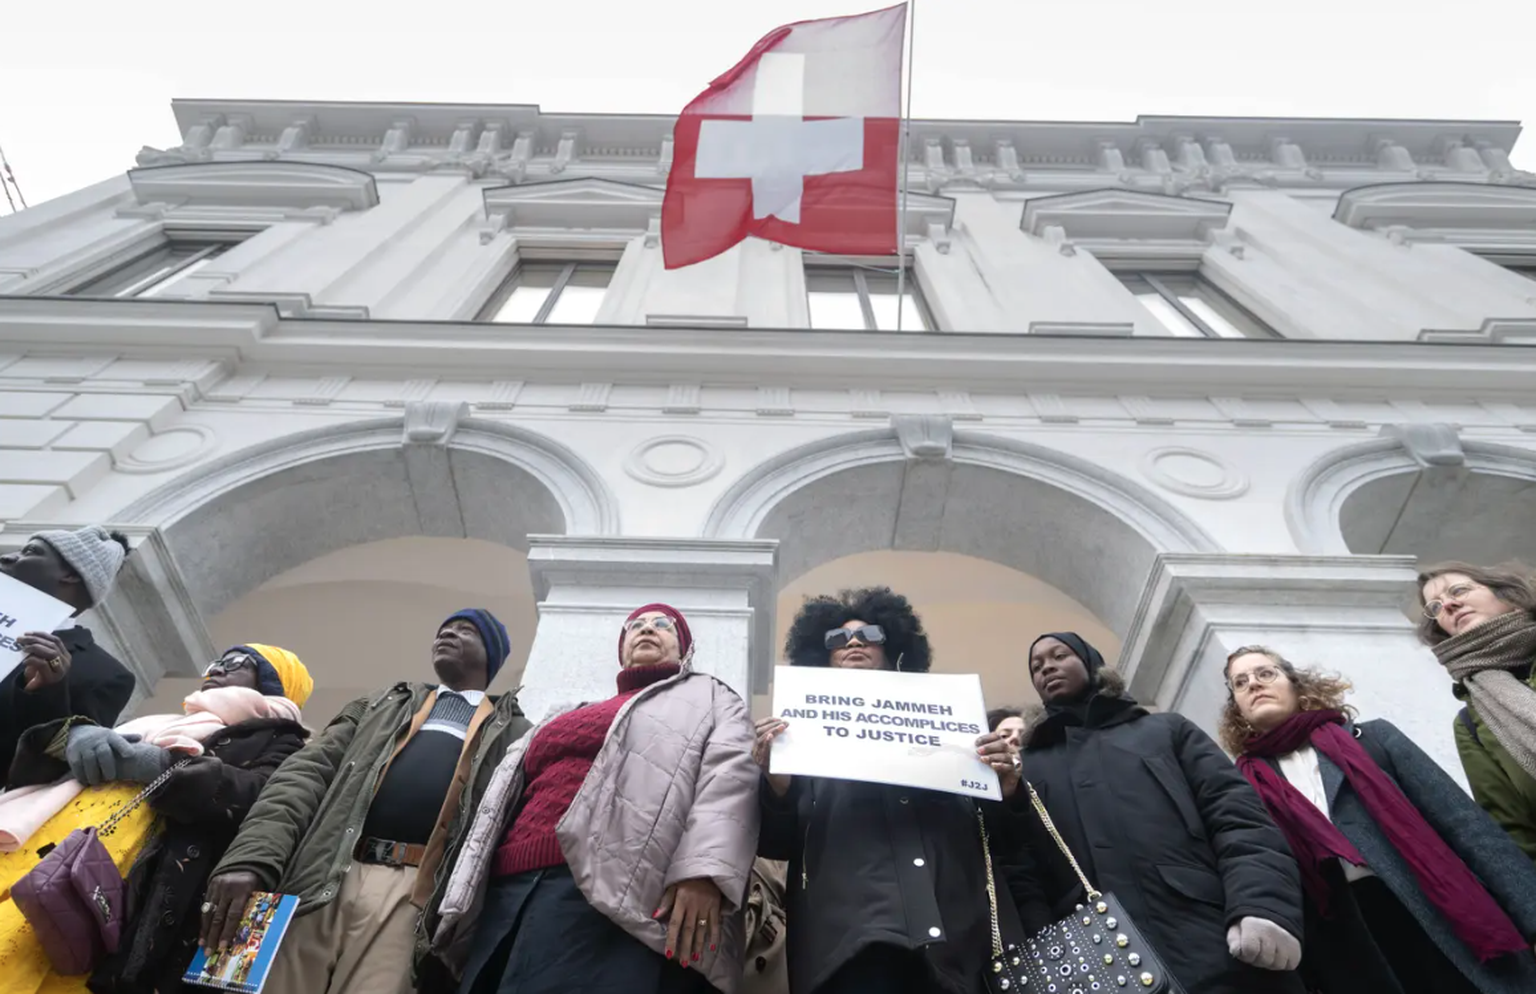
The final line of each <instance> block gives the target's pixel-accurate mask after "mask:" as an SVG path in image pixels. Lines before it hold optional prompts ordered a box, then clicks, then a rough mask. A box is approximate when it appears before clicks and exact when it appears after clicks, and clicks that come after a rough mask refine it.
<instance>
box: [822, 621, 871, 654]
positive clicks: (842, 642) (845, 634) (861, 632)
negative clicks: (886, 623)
mask: <svg viewBox="0 0 1536 994" xmlns="http://www.w3.org/2000/svg"><path fill="white" fill-rule="evenodd" d="M854 639H858V640H859V641H860V642H863V643H864V644H865V645H884V644H885V629H884V628H881V627H880V626H879V625H862V626H860V627H858V628H834V629H832V630H831V631H830V632H828V633H827V637H826V639H825V640H824V642H825V644H826V647H827V651H828V652H836V651H837V650H839V649H842V648H846V647H847V645H848V643H849V642H852V641H853V640H854Z"/></svg>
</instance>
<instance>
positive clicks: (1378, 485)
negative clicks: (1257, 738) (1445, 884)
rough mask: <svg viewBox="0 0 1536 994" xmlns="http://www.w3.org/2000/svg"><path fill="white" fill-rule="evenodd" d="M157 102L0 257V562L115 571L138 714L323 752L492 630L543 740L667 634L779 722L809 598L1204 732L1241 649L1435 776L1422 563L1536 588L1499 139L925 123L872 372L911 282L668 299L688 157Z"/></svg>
mask: <svg viewBox="0 0 1536 994" xmlns="http://www.w3.org/2000/svg"><path fill="white" fill-rule="evenodd" d="M174 110H175V114H176V117H177V120H178V122H179V124H180V127H181V131H182V134H183V144H182V145H180V146H179V147H176V148H173V149H169V150H166V151H156V150H152V149H146V150H145V151H144V152H143V153H142V154H141V155H140V159H139V161H140V168H136V169H133V170H130V171H129V172H128V173H127V174H126V175H119V176H114V177H111V178H109V179H106V180H104V181H103V182H101V183H99V184H97V185H95V186H92V187H89V188H87V189H84V190H80V191H78V192H76V193H73V194H70V195H68V196H65V197H62V198H59V199H57V200H54V201H51V202H49V203H45V204H42V205H40V206H37V207H34V208H32V209H31V210H27V211H24V212H22V213H20V214H18V215H15V216H12V217H7V218H4V219H0V522H3V525H4V529H3V532H0V545H14V544H17V543H19V542H20V541H21V540H22V539H23V538H25V536H26V535H27V534H28V533H30V532H31V531H34V530H36V529H37V528H39V527H45V526H52V525H57V524H63V523H75V522H88V521H102V522H107V523H110V524H113V525H116V526H118V527H121V528H122V529H124V530H125V531H127V532H129V533H130V534H131V535H132V536H133V537H134V539H135V541H136V542H137V544H138V550H137V554H136V555H135V556H134V558H133V559H132V560H131V562H132V564H133V565H132V568H131V570H130V571H129V572H128V574H127V575H126V577H125V579H124V581H123V582H122V583H121V584H120V585H119V588H118V590H117V591H116V592H115V593H114V595H113V596H112V598H111V599H110V600H109V601H108V602H107V603H106V604H105V605H104V606H103V607H102V608H101V609H100V610H99V611H98V612H96V614H97V617H96V618H94V619H89V621H90V623H91V624H93V625H94V626H95V627H96V628H97V630H98V632H100V633H101V634H102V635H103V636H104V637H105V638H106V639H108V640H109V641H110V642H111V643H112V644H114V645H115V647H116V648H117V650H118V651H119V654H120V656H121V657H122V658H123V659H124V660H125V661H126V662H128V663H129V664H130V665H131V666H133V667H134V668H135V669H136V670H137V671H138V673H139V675H140V677H141V682H142V684H143V687H144V691H145V693H149V692H151V691H152V689H153V688H156V686H157V683H158V684H159V687H158V690H154V691H153V692H155V693H157V694H160V695H161V696H164V697H167V698H172V697H175V696H177V695H179V694H180V693H181V692H182V691H183V690H184V689H185V687H186V685H187V683H188V682H189V678H190V677H191V676H192V675H193V674H194V673H195V672H197V671H198V669H199V668H200V667H201V665H202V664H203V663H204V661H205V660H207V659H210V658H212V655H213V653H214V652H215V650H216V649H217V648H222V644H227V643H229V642H236V641H245V640H251V641H269V642H277V643H279V644H287V645H288V646H289V647H290V648H293V649H295V650H296V651H299V652H300V654H301V655H303V656H305V658H306V660H307V661H308V662H309V663H310V666H311V668H312V669H313V670H314V671H315V675H316V679H317V681H318V683H319V685H320V688H321V693H319V694H318V695H317V698H316V700H317V702H319V703H317V704H315V705H312V707H311V711H312V712H313V713H314V714H313V716H314V717H315V719H316V720H323V718H324V716H325V714H326V713H328V711H329V709H331V708H333V707H335V706H339V704H340V703H341V702H342V701H344V700H345V699H347V698H348V697H350V696H353V695H355V694H357V693H361V692H363V691H364V690H367V689H370V688H373V687H376V686H380V685H383V684H385V683H388V682H390V681H392V680H395V679H401V678H406V677H425V676H426V675H427V663H426V656H427V649H426V646H427V642H428V640H429V639H430V637H431V633H432V631H433V626H435V624H436V621H437V619H438V618H440V617H442V616H443V614H445V613H446V612H447V611H448V610H451V609H453V608H455V607H458V606H462V605H463V604H465V603H471V602H473V603H485V604H488V605H490V606H492V607H493V608H494V609H496V610H498V611H499V612H501V613H502V614H504V615H505V616H506V617H507V619H508V621H509V623H510V625H511V627H512V628H513V630H514V637H515V640H516V643H517V647H516V648H515V650H514V658H513V660H512V664H511V665H510V666H509V667H508V676H506V677H505V678H503V680H501V681H498V687H502V686H506V687H510V686H513V685H515V684H516V683H518V682H519V681H520V682H521V683H523V685H524V690H523V697H524V700H525V702H526V703H527V704H528V705H529V706H530V710H533V711H537V710H539V709H541V708H542V707H543V706H545V705H547V704H548V703H550V702H551V701H552V700H554V699H556V698H579V697H584V696H588V695H590V694H593V693H600V692H603V691H604V690H605V689H606V688H607V687H609V686H610V684H609V682H608V681H609V680H610V675H611V672H612V668H613V665H614V659H613V656H612V653H613V651H614V642H615V636H616V632H617V624H618V620H619V618H620V616H621V615H622V614H623V613H625V612H627V611H628V610H629V609H630V608H631V607H634V606H636V605H637V604H638V603H640V602H642V601H644V600H655V599H661V600H668V601H671V602H673V603H676V604H678V605H679V606H680V607H682V608H684V609H685V610H686V611H687V612H688V614H689V616H690V618H691V619H692V620H693V623H694V628H695V631H696V633H697V636H698V639H699V643H700V654H699V659H700V662H701V665H702V666H704V667H705V668H708V669H711V670H713V671H714V672H717V673H719V674H720V675H722V676H723V677H724V678H726V679H727V680H729V681H730V682H731V683H732V684H733V685H735V686H737V687H739V688H741V689H742V690H743V691H744V692H751V693H755V694H757V695H762V694H764V693H766V692H767V691H768V689H769V685H770V681H771V677H772V666H773V664H774V662H775V659H776V657H777V655H778V652H777V642H778V633H779V632H781V631H782V629H783V627H784V625H785V624H786V623H787V620H788V615H789V614H791V613H792V612H793V610H794V606H795V602H796V601H795V598H796V596H797V595H798V594H800V593H804V592H813V591H816V590H820V589H826V588H830V587H833V586H837V585H841V584H844V583H855V582H877V581H888V582H891V583H892V584H893V585H895V586H897V587H900V588H902V589H904V590H906V591H907V592H908V593H910V594H912V595H913V598H914V600H915V601H916V602H917V603H918V606H919V608H920V609H921V610H922V611H923V613H924V616H925V618H926V619H927V620H928V622H929V626H930V629H931V630H932V631H933V634H934V637H935V644H936V650H937V658H938V668H940V669H944V670H950V671H978V672H981V673H982V674H983V677H984V679H985V681H986V685H987V688H988V692H989V696H990V697H991V698H993V703H1001V702H1003V701H1004V700H1007V699H1010V698H1012V699H1019V698H1023V697H1025V696H1026V695H1027V694H1028V690H1027V685H1028V680H1027V676H1026V674H1025V665H1024V661H1023V650H1024V646H1025V645H1026V644H1027V642H1028V641H1029V640H1030V639H1031V638H1032V637H1033V636H1034V635H1035V634H1037V633H1038V632H1040V631H1045V630H1049V629H1053V628H1067V627H1072V628H1077V629H1079V630H1081V631H1083V632H1084V633H1085V634H1089V635H1090V637H1092V638H1094V639H1095V640H1096V641H1099V642H1100V643H1101V644H1102V645H1103V647H1104V648H1105V649H1106V650H1107V652H1108V654H1109V655H1112V656H1113V655H1115V654H1116V652H1117V651H1118V655H1119V659H1120V665H1121V667H1122V669H1124V670H1125V671H1126V672H1127V673H1128V675H1129V677H1130V682H1131V686H1132V688H1133V690H1134V691H1135V693H1136V694H1137V695H1138V696H1139V697H1141V698H1142V699H1143V700H1145V701H1148V702H1155V703H1156V704H1157V705H1158V706H1160V707H1163V708H1174V709H1179V710H1181V711H1184V712H1185V713H1187V714H1189V715H1190V716H1191V717H1193V718H1195V719H1196V720H1198V721H1200V722H1201V723H1202V724H1205V725H1206V726H1207V727H1210V726H1212V725H1214V719H1215V715H1216V711H1217V709H1218V707H1219V705H1220V703H1221V701H1222V698H1223V694H1224V691H1223V688H1222V682H1221V675H1220V671H1221V665H1222V661H1223V658H1224V656H1225V654H1226V653H1227V652H1228V651H1229V650H1230V649H1231V648H1233V647H1235V646H1237V645H1240V644H1244V643H1250V642H1266V643H1270V644H1272V645H1274V646H1276V647H1278V648H1280V649H1282V650H1283V651H1285V652H1286V653H1287V654H1289V655H1291V656H1292V657H1293V658H1296V659H1298V660H1301V661H1305V662H1311V663H1318V664H1322V665H1324V666H1329V667H1334V668H1338V669H1340V670H1343V671H1344V672H1345V673H1347V674H1348V675H1349V676H1350V677H1351V678H1352V679H1354V681H1355V682H1356V685H1357V688H1358V693H1357V697H1356V703H1357V704H1358V705H1359V706H1360V707H1361V709H1362V710H1363V711H1365V712H1366V713H1367V714H1372V715H1385V716H1388V717H1391V718H1393V719H1394V720H1396V721H1397V722H1399V723H1400V724H1401V725H1403V726H1404V727H1405V728H1406V729H1407V730H1408V731H1409V732H1410V733H1411V734H1413V735H1415V736H1417V737H1418V739H1419V740H1420V741H1421V742H1422V743H1423V744H1424V745H1425V746H1426V747H1428V748H1430V749H1431V750H1432V751H1433V752H1435V753H1436V754H1437V755H1438V756H1440V757H1441V758H1442V759H1443V760H1445V761H1447V762H1452V763H1453V755H1454V750H1453V747H1452V744H1451V737H1450V729H1449V727H1448V725H1449V717H1450V715H1451V714H1452V713H1453V712H1454V710H1455V704H1454V702H1453V700H1452V699H1451V697H1450V694H1449V692H1448V681H1447V679H1446V677H1445V676H1444V674H1443V672H1442V671H1441V670H1440V668H1439V667H1438V666H1437V665H1436V663H1435V661H1434V659H1433V657H1432V656H1430V655H1429V654H1428V653H1427V652H1426V651H1425V650H1423V649H1422V648H1420V647H1419V646H1418V645H1417V643H1416V642H1415V641H1414V639H1413V636H1412V621H1411V619H1410V614H1411V610H1412V608H1411V604H1410V598H1411V595H1412V579H1413V575H1414V568H1415V557H1420V558H1428V559H1434V558H1440V557H1449V556H1456V557H1462V558H1470V559H1473V560H1484V561H1489V560H1500V559H1504V558H1507V557H1509V556H1512V555H1524V556H1525V557H1527V558H1530V559H1536V501H1532V499H1531V494H1532V490H1531V487H1532V481H1533V480H1536V350H1533V349H1531V348H1530V345H1531V344H1532V343H1536V177H1533V176H1532V175H1530V174H1526V173H1521V172H1518V171H1516V170H1514V169H1512V168H1511V166H1510V163H1509V159H1508V152H1509V150H1510V148H1511V146H1512V144H1513V143H1514V141H1515V138H1516V136H1517V134H1518V130H1519V129H1518V128H1517V127H1516V126H1514V125H1511V124H1505V123H1485V122H1448V121H1434V122H1427V121H1426V122H1415V121H1344V120H1258V119H1254V120H1249V119H1197V118H1166V117H1148V118H1143V119H1141V120H1139V121H1137V122H1136V123H1133V124H1110V125H1106V124H1019V123H1009V122H946V121H919V122H913V125H912V134H911V142H910V146H909V147H910V153H911V167H910V177H911V180H910V182H911V196H910V197H909V200H908V203H907V206H906V209H905V213H904V215H903V216H904V221H905V230H906V235H907V245H908V247H909V249H910V250H911V251H910V255H909V260H910V270H909V273H910V277H911V279H910V282H909V284H908V285H909V286H910V287H912V288H913V289H912V291H911V296H910V300H909V304H908V306H907V308H906V310H905V320H904V328H905V330H903V331H901V332H897V331H895V330H894V328H895V324H894V315H895V282H896V281H895V279H894V277H893V276H892V273H893V272H894V269H893V261H892V260H890V259H834V258H826V257H816V256H812V255H809V254H803V253H801V252H800V251H798V250H795V249H790V248H782V247H780V246H777V245H771V244H766V243H749V244H746V245H743V246H741V247H740V248H738V249H737V250H735V251H732V252H731V253H729V254H727V255H725V256H723V257H720V258H718V259H716V260H713V261H711V262H709V263H706V264H703V265H699V266H696V267H693V268H690V269H684V270H677V271H672V272H668V271H666V270H664V269H663V267H662V259H661V252H660V248H659V245H658V239H659V220H658V219H659V213H660V208H661V200H662V188H663V186H664V184H665V179H666V174H667V170H668V167H669V162H670V158H671V145H670V137H669V130H670V128H671V126H672V120H671V119H670V118H661V117H619V116H612V117H608V116H578V115H565V116H561V115H551V114H545V113H542V112H541V111H539V109H538V108H535V107H528V106H446V105H394V104H303V103H272V102H220V101H204V100H189V101H184V102H178V103H176V104H175V106H174ZM535 604H537V608H536V609H535ZM221 643H222V644H221ZM525 654H526V656H527V663H526V667H523V666H522V665H521V664H522V661H523V658H524V655H525ZM519 671H520V672H519ZM756 703H757V705H758V707H759V708H762V707H765V706H766V699H764V698H761V697H759V698H758V700H757V702H756Z"/></svg>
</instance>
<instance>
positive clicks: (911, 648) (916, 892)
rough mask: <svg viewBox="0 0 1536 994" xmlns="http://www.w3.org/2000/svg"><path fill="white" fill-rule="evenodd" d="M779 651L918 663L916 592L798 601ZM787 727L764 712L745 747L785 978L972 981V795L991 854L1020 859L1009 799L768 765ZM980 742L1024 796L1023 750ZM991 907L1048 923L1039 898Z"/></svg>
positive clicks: (977, 902)
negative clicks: (779, 895)
mask: <svg viewBox="0 0 1536 994" xmlns="http://www.w3.org/2000/svg"><path fill="white" fill-rule="evenodd" d="M784 654H785V656H786V657H787V658H788V660H789V663H790V665H791V666H832V667H836V668H843V669H867V670H900V671H901V672H903V673H926V672H928V667H929V665H930V663H931V661H932V660H931V655H930V652H929V648H928V636H927V634H926V633H925V632H924V631H923V625H922V622H921V621H920V620H919V619H918V617H917V614H916V612H914V611H913V610H912V605H911V604H909V603H908V602H907V599H906V598H905V597H902V596H901V595H900V594H896V593H893V592H892V591H891V590H890V589H889V588H887V587H872V588H868V589H864V590H847V591H843V592H842V593H841V594H839V595H837V596H836V597H816V598H812V599H810V600H807V601H806V603H805V606H804V607H803V608H801V610H800V613H799V615H798V616H796V618H795V621H794V624H793V625H792V626H791V627H790V630H789V637H788V638H787V639H786V640H785V645H784ZM786 727H788V723H787V722H785V721H784V720H783V719H782V718H776V717H775V718H764V719H762V720H760V721H759V722H758V723H757V742H756V745H755V746H754V748H753V756H754V758H756V759H757V761H758V764H759V765H760V766H761V767H762V770H763V778H764V780H765V783H764V784H763V786H762V787H761V789H760V790H759V792H758V796H759V799H760V804H761V807H762V813H763V822H762V835H761V837H760V840H759V843H758V853H759V855H762V856H765V857H768V858H770V859H783V860H788V861H789V894H788V902H787V904H788V916H787V921H788V929H789V939H788V945H789V989H790V991H791V992H793V994H863V992H871V994H873V992H880V994H936V992H940V991H943V992H950V994H979V992H981V991H982V990H983V986H982V969H983V967H984V966H985V964H986V962H987V960H988V958H989V955H990V953H991V930H990V913H989V910H988V900H987V893H986V884H985V880H986V859H985V854H984V853H983V851H982V838H981V831H980V828H979V826H978V824H977V817H976V813H977V806H978V803H979V804H980V808H981V811H982V813H983V817H985V818H986V820H987V826H988V833H989V838H990V840H991V845H992V849H993V862H994V863H997V864H998V865H999V866H1002V865H1009V866H1010V867H1027V866H1028V865H1029V861H1028V858H1027V855H1026V854H1024V853H1022V852H1019V851H1017V848H1016V845H1015V843H1014V842H1013V840H1014V839H1015V838H1017V837H1019V835H1020V833H1019V831H1018V829H1019V826H1018V823H1017V821H1016V819H1017V818H1018V817H1019V816H1018V815H1017V814H1016V813H1015V809H1014V808H1013V807H1012V805H1010V804H1008V803H1007V802H1005V803H1002V804H999V803H997V802H991V801H983V802H977V801H975V800H974V799H972V798H969V797H963V796H961V795H958V794H946V793H940V792H937V791H929V790H918V789H915V788H911V787H895V786H889V785H886V784H879V783H866V782H863V781H853V780H832V779H824V778H820V777H793V778H791V777H788V776H782V775H775V774H770V773H769V772H768V754H769V749H770V746H771V745H772V742H773V740H774V738H775V737H776V736H778V735H779V734H780V733H781V732H783V731H784V729H785V728H786ZM977 731H978V732H979V731H981V730H980V729H977ZM977 752H978V754H979V755H980V756H981V757H982V758H983V759H984V760H986V761H987V762H988V763H989V764H990V765H991V766H992V767H993V769H995V770H997V772H998V778H999V780H1000V781H1001V783H1002V787H1003V794H1004V796H1005V798H1017V797H1020V796H1023V792H1021V791H1019V790H1018V786H1019V773H1018V765H1017V757H1018V753H1017V751H1016V750H1014V749H1013V748H1012V747H1011V746H1009V745H1008V743H1007V742H1006V740H1005V738H1004V736H1003V735H1002V734H1000V733H997V732H986V733H983V734H982V735H981V736H980V738H979V739H978V740H977ZM1026 806H1027V804H1026ZM996 882H1002V883H1004V884H1008V883H1010V881H1003V880H1001V878H998V881H995V883H996ZM997 891H998V893H1007V892H1008V887H1006V886H1002V887H998V888H997ZM999 913H1000V915H1002V916H1003V917H1004V918H1005V919H1006V921H1005V924H1004V928H1005V929H1006V930H1007V931H1009V932H1011V933H1013V934H1014V935H1017V936H1020V937H1022V934H1023V925H1022V924H1021V923H1020V922H1019V921H1018V920H1017V918H1016V916H1017V915H1019V914H1023V915H1024V917H1025V920H1026V921H1028V923H1029V925H1030V928H1031V934H1032V933H1033V930H1034V929H1035V928H1039V927H1043V926H1044V925H1045V924H1046V919H1045V909H1044V906H1043V904H1042V903H1040V902H1039V900H1038V899H1036V900H1034V901H1033V902H1029V907H1027V908H1016V907H1015V905H1014V903H1013V902H1010V901H1007V900H1004V901H1001V902H999Z"/></svg>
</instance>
